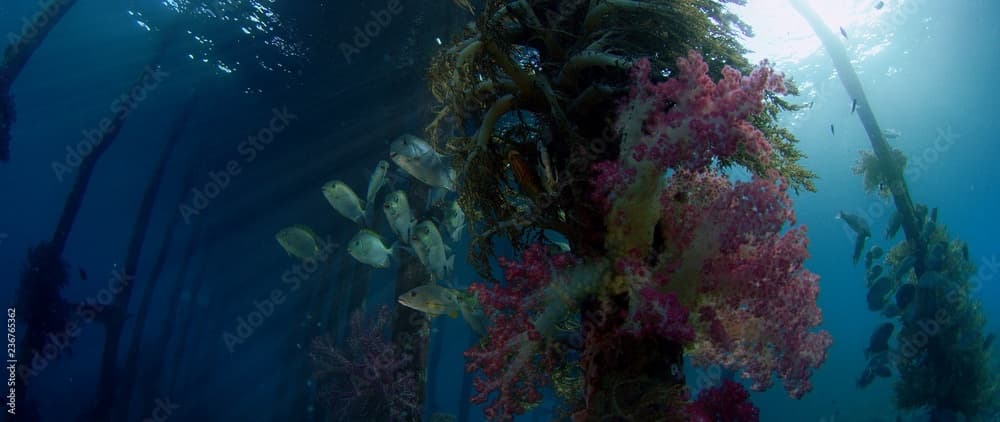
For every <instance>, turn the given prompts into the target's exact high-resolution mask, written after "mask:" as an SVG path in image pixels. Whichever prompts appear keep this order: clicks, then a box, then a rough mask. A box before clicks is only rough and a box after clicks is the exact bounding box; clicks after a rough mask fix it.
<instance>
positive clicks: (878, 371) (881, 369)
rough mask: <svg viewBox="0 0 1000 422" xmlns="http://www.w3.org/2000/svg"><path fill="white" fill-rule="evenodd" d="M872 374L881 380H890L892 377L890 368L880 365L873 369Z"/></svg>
mask: <svg viewBox="0 0 1000 422" xmlns="http://www.w3.org/2000/svg"><path fill="white" fill-rule="evenodd" d="M872 373H873V374H875V376H877V377H880V378H889V377H891V376H892V371H890V370H889V367H888V366H885V365H878V366H875V367H873V368H872Z"/></svg>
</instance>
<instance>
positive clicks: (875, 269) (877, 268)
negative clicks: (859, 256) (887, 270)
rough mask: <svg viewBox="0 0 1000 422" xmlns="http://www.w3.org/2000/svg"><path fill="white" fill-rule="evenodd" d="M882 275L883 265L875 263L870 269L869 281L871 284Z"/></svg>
mask: <svg viewBox="0 0 1000 422" xmlns="http://www.w3.org/2000/svg"><path fill="white" fill-rule="evenodd" d="M880 275H882V266H881V265H879V264H875V265H874V266H872V267H871V268H869V269H868V283H869V284H871V282H872V281H875V279H877V278H878V276H880Z"/></svg>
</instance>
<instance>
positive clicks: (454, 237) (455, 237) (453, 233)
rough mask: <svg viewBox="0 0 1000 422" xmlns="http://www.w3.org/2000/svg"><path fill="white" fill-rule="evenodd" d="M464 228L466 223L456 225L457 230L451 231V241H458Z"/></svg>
mask: <svg viewBox="0 0 1000 422" xmlns="http://www.w3.org/2000/svg"><path fill="white" fill-rule="evenodd" d="M463 229H465V223H462V224H460V225H459V226H458V227H455V230H452V231H451V241H452V242H458V241H459V240H461V239H462V230H463Z"/></svg>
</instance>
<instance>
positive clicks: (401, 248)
mask: <svg viewBox="0 0 1000 422" xmlns="http://www.w3.org/2000/svg"><path fill="white" fill-rule="evenodd" d="M402 252H406V253H407V254H408V255H411V256H412V255H415V254H414V252H413V248H411V247H409V246H406V245H404V244H402V243H400V242H399V241H398V240H397V241H395V242H392V245H391V246H389V257H390V259H393V260H395V261H397V262H399V258H400V253H402Z"/></svg>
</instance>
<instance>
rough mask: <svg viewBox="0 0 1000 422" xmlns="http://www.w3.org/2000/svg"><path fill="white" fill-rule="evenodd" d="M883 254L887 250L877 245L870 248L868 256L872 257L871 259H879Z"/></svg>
mask: <svg viewBox="0 0 1000 422" xmlns="http://www.w3.org/2000/svg"><path fill="white" fill-rule="evenodd" d="M882 255H885V251H884V250H882V247H881V246H878V245H875V246H872V248H871V249H869V250H868V256H869V257H871V259H879V258H881V257H882Z"/></svg>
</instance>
